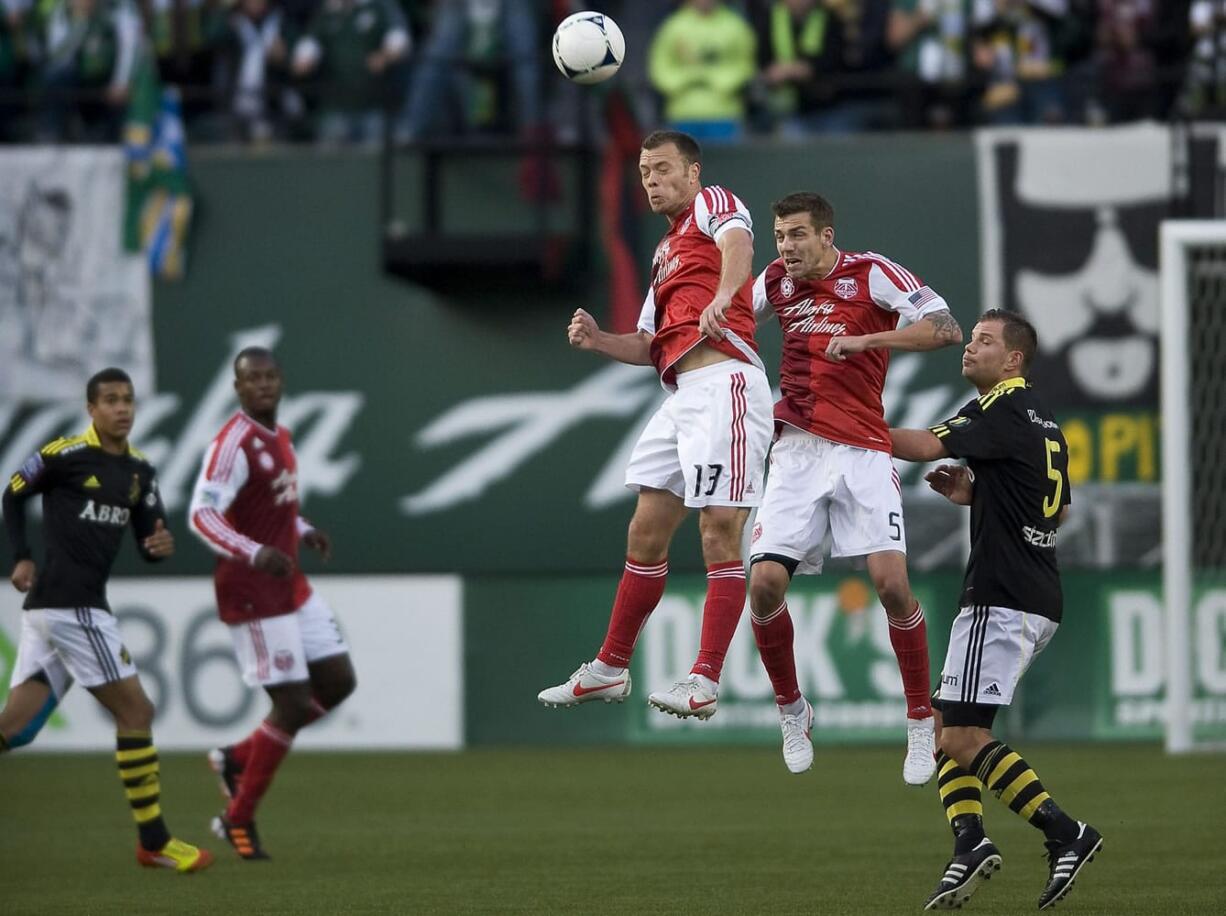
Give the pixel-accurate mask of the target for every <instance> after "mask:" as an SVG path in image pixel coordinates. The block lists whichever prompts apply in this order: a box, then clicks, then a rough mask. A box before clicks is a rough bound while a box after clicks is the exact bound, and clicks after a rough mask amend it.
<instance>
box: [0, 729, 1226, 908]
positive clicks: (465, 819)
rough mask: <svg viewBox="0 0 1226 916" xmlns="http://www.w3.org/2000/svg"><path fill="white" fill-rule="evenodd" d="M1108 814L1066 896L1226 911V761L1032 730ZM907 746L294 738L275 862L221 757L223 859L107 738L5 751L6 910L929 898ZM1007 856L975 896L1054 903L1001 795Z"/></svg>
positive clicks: (197, 803) (268, 832)
mask: <svg viewBox="0 0 1226 916" xmlns="http://www.w3.org/2000/svg"><path fill="white" fill-rule="evenodd" d="M1023 751H1024V752H1025V753H1026V755H1027V757H1028V759H1029V760H1030V762H1031V763H1032V764H1033V765H1034V766H1035V767H1036V769H1037V770H1038V771H1039V774H1040V776H1041V777H1042V778H1043V779H1044V781H1045V782H1046V784H1047V786H1048V788H1050V789H1051V790H1052V792H1053V794H1054V795H1055V797H1056V799H1057V800H1058V801H1060V802H1061V803H1062V804H1063V805H1064V806H1065V807H1066V808H1067V809H1069V810H1070V812H1071V813H1073V814H1074V815H1076V816H1080V817H1083V818H1087V819H1090V820H1092V821H1093V822H1094V823H1095V825H1097V826H1098V827H1099V829H1100V830H1101V831H1102V832H1103V834H1104V836H1105V838H1106V845H1105V848H1104V850H1103V854H1102V856H1101V857H1100V858H1098V859H1096V860H1095V862H1094V863H1093V864H1092V865H1090V866H1088V867H1087V869H1086V871H1085V872H1083V874H1082V878H1081V880H1080V881H1079V882H1078V885H1077V887H1076V888H1074V890H1073V892H1072V894H1071V895H1070V896H1069V897H1068V898H1066V900H1065V901H1063V902H1062V903H1060V904H1059V906H1058V907H1057V909H1058V911H1060V912H1066V911H1067V912H1075V913H1083V914H1126V913H1161V914H1176V913H1189V914H1220V913H1226V789H1224V786H1226V782H1224V777H1226V760H1224V759H1223V758H1222V757H1221V756H1200V757H1187V758H1181V759H1175V760H1171V759H1168V758H1166V757H1164V756H1163V754H1162V753H1161V751H1160V750H1159V749H1158V748H1156V747H1102V746H1097V747H1089V746H1085V747H1053V746H1044V745H1038V746H1034V747H1031V748H1023ZM900 757H901V754H900V753H899V752H898V751H896V750H894V749H890V750H866V749H846V750H843V749H819V751H818V759H817V763H816V765H815V767H814V769H813V770H812V771H810V772H809V773H807V774H805V775H803V776H791V775H790V774H788V773H787V772H786V770H784V768H783V764H782V761H781V760H780V759H779V758H778V755H777V754H776V753H775V752H773V751H771V750H768V749H735V750H729V749H702V750H689V749H685V750H667V751H663V750H615V751H603V750H559V751H542V750H522V751H521V750H499V751H470V752H466V753H461V754H422V755H394V754H379V755H374V754H349V755H346V754H326V755H325V754H310V753H301V754H298V755H296V756H291V757H290V758H289V759H288V761H287V762H286V764H285V766H284V768H283V769H282V772H281V775H280V779H279V781H278V782H277V784H276V785H275V786H274V787H273V790H272V792H271V793H270V795H269V796H268V798H267V799H266V802H265V805H264V808H263V809H262V811H261V818H260V821H259V823H260V829H261V833H262V835H263V838H264V841H265V845H266V846H267V847H268V849H269V851H270V852H271V853H272V855H273V856H274V859H273V861H271V862H263V863H244V862H240V861H238V860H237V859H236V858H235V857H234V856H233V855H232V853H230V852H229V850H228V848H226V847H225V846H224V844H223V843H221V842H220V841H218V840H216V839H214V838H213V837H211V836H206V830H207V826H206V825H207V821H208V818H209V817H210V816H211V815H212V814H213V813H215V812H216V811H217V810H218V808H219V797H218V795H217V792H216V788H215V785H214V783H213V779H212V774H211V773H209V772H208V770H207V769H206V767H205V764H204V761H203V758H202V757H201V756H197V755H193V756H183V755H167V756H166V757H165V758H164V763H163V786H164V791H163V806H164V808H165V810H166V812H167V816H168V821H169V824H170V826H171V828H172V829H173V830H174V831H175V832H176V833H177V834H178V835H180V836H182V837H183V838H185V839H188V840H192V841H195V842H203V843H204V844H205V845H207V846H208V847H209V848H211V849H212V850H213V851H214V852H216V853H217V855H218V862H217V864H216V865H214V867H213V868H211V869H210V870H209V871H207V872H204V873H202V874H199V875H193V876H185V877H180V876H176V875H172V874H170V873H168V872H160V871H158V872H154V871H146V870H144V869H140V868H138V867H137V866H136V864H135V862H134V860H133V857H132V847H133V845H134V842H135V834H134V831H133V830H132V828H131V826H130V821H129V816H128V813H127V811H126V809H125V805H124V801H123V796H122V793H121V790H120V787H119V785H118V778H117V776H116V775H115V771H114V768H113V766H112V764H111V762H110V759H109V757H108V756H107V755H103V754H101V753H99V754H89V755H81V756H58V755H57V756H46V755H36V754H29V753H26V754H20V753H19V754H14V755H8V756H6V757H4V758H0V785H2V786H3V790H2V796H0V913H3V914H5V916H15V914H19V913H21V914H24V913H30V914H49V913H74V914H78V913H79V914H86V913H122V914H134V913H196V912H200V913H205V912H208V913H234V914H253V916H258V914H263V913H480V914H486V913H560V914H569V913H584V914H586V913H602V914H622V913H624V914H665V913H695V914H712V913H764V914H784V913H829V914H844V913H847V914H860V913H863V914H890V913H916V912H920V907H921V906H922V903H923V901H924V899H925V897H926V896H927V894H928V892H929V890H930V889H931V888H932V887H933V886H934V885H935V883H936V881H937V879H938V878H939V877H940V874H941V869H942V867H943V865H944V863H945V860H946V858H947V856H948V853H949V844H950V842H949V834H948V830H947V828H946V826H945V822H944V818H943V816H942V813H941V808H940V805H939V803H938V801H937V797H936V791H935V789H934V788H933V787H932V786H931V785H930V786H928V787H927V788H925V789H920V790H915V789H910V788H907V787H906V786H904V785H903V784H902V780H901V776H900ZM985 806H986V816H987V823H988V829H989V835H990V836H991V837H992V838H993V839H994V840H995V842H996V843H997V845H998V846H1000V847H1001V850H1002V853H1003V855H1004V858H1005V865H1004V870H1003V871H1002V872H1001V873H1000V874H999V875H997V877H996V878H994V879H993V880H992V882H991V883H990V884H987V885H986V886H984V887H983V888H982V889H981V890H980V892H979V894H978V895H977V896H976V897H975V899H974V900H973V901H972V902H971V904H970V907H969V908H970V909H971V910H973V911H976V912H981V913H1025V912H1033V911H1035V909H1036V907H1035V898H1036V897H1037V896H1038V892H1039V890H1040V889H1041V887H1042V885H1043V883H1044V880H1045V878H1046V861H1045V860H1044V859H1043V858H1042V857H1041V852H1042V847H1041V843H1040V840H1041V837H1040V836H1039V835H1038V833H1037V831H1035V830H1033V829H1032V828H1030V827H1028V826H1027V825H1025V824H1023V823H1021V822H1020V821H1019V819H1018V818H1017V817H1016V816H1014V815H1013V814H1012V813H1010V812H1009V811H1008V810H1006V809H1005V808H1004V807H1003V806H1002V805H1001V804H1000V803H999V802H997V801H996V800H995V799H993V798H992V797H991V796H988V797H987V798H986V799H985Z"/></svg>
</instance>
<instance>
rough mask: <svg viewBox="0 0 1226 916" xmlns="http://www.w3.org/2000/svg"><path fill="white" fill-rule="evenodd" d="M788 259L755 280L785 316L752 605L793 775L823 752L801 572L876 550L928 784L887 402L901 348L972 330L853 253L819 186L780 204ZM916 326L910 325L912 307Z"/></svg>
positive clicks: (919, 613)
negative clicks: (798, 652)
mask: <svg viewBox="0 0 1226 916" xmlns="http://www.w3.org/2000/svg"><path fill="white" fill-rule="evenodd" d="M772 209H773V211H774V214H775V244H776V246H777V248H778V250H779V258H778V259H777V260H775V261H773V262H771V264H769V265H768V266H767V268H766V270H764V271H763V272H762V273H761V274H759V275H758V278H757V280H756V281H755V283H754V308H755V310H756V311H757V312H758V313H759V314H760V315H767V314H769V313H771V312H773V313H774V314H775V315H776V316H777V317H778V318H779V323H780V325H781V326H782V328H783V359H782V361H781V368H780V388H781V391H782V398H781V399H780V401H779V403H778V404H776V405H775V420H776V423H777V426H778V429H779V434H778V436H777V438H776V440H775V443H774V446H773V447H772V448H771V456H770V476H769V478H768V480H767V485H766V497H765V500H764V501H763V503H762V508H761V510H760V511H759V512H758V516H757V521H756V523H755V525H754V530H753V546H752V548H751V550H752V553H751V557H750V566H751V569H752V575H751V582H750V608H751V611H752V616H753V631H754V636H755V637H756V639H757V642H758V649H759V651H760V652H761V655H762V661H763V662H764V664H765V665H766V670H767V672H768V673H769V674H770V678H771V683H772V685H773V686H774V689H775V699H776V702H777V703H778V704H779V715H780V725H781V727H782V729H783V757H784V761H785V762H786V763H787V765H788V768H789V769H790V770H791V771H792V772H794V773H800V772H803V771H804V770H807V769H808V768H809V767H810V766H811V765H812V763H813V745H812V744H811V742H810V737H809V735H810V730H811V728H812V724H813V709H812V707H811V706H810V705H809V703H808V702H807V701H806V700H805V698H804V697H803V696H802V695H801V692H800V687H799V685H798V684H797V681H796V662H795V658H794V656H793V653H792V640H793V630H792V620H791V618H790V617H789V616H788V608H787V601H786V600H785V596H786V594H787V588H788V584H789V583H790V582H791V579H792V576H793V575H795V573H796V572H797V571H799V572H801V573H819V572H821V569H822V545H823V542H824V540H825V537H826V534H827V533H829V534H830V535H831V544H832V547H831V555H832V556H836V557H861V556H862V557H865V559H866V561H867V564H868V573H869V576H870V577H872V580H873V585H874V587H875V588H876V589H877V595H878V597H879V598H880V599H881V605H882V607H884V608H885V612H886V615H887V616H888V618H889V625H890V643H891V645H893V647H894V654H895V655H896V656H897V658H898V667H899V670H900V671H901V673H902V681H903V691H904V693H905V694H906V698H907V756H906V758H905V759H904V762H903V779H904V781H906V782H907V783H908V784H910V785H923V784H924V783H926V782H928V780H929V779H931V778H932V774H933V772H934V770H935V766H936V764H935V760H934V756H933V753H934V727H933V716H932V705H931V699H930V690H931V686H932V685H931V683H930V681H929V673H928V635H927V629H926V627H925V625H924V612H923V609H922V608H921V607H920V604H919V602H918V601H916V600H915V595H914V594H912V592H911V584H910V582H909V581H908V578H907V556H906V551H907V542H906V536H905V534H904V532H903V518H902V491H901V487H900V485H899V482H898V474H897V472H896V471H895V470H894V464H893V461H892V460H891V457H890V434H889V428H888V426H887V425H886V422H885V413H884V410H883V408H882V405H881V391H882V388H883V386H884V385H885V373H886V368H887V367H888V366H889V361H890V351H891V350H911V351H919V350H936V349H938V348H940V347H947V346H949V345H951V344H956V343H958V342H959V341H961V340H962V329H961V328H959V327H958V323H957V321H955V320H954V317H953V316H952V315H951V314H950V312H949V306H948V305H947V304H946V303H945V300H944V299H942V298H941V297H940V296H939V295H938V294H937V293H936V292H934V291H933V290H932V289H931V288H929V287H928V286H926V285H924V283H923V281H921V280H920V279H919V278H918V277H916V276H915V275H914V274H913V273H911V272H910V271H908V270H907V269H905V268H903V267H901V266H899V265H898V264H895V263H894V262H893V261H891V260H889V259H888V258H885V257H882V256H881V255H879V254H874V253H873V252H862V253H852V252H845V251H840V250H839V249H838V248H836V247H835V244H834V208H833V207H831V205H830V203H829V202H828V201H827V200H826V199H825V198H824V197H822V196H821V195H819V194H809V193H798V194H789V195H788V196H787V197H784V198H783V199H782V200H780V201H778V202H776V203H775V204H774V206H773V208H772ZM900 318H905V319H907V321H908V322H910V324H909V325H908V326H907V327H904V328H899V327H898V324H899V319H900Z"/></svg>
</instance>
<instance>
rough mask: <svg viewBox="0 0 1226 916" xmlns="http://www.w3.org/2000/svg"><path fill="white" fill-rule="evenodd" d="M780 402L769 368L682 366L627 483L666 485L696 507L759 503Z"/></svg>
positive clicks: (728, 363)
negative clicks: (686, 369) (775, 401)
mask: <svg viewBox="0 0 1226 916" xmlns="http://www.w3.org/2000/svg"><path fill="white" fill-rule="evenodd" d="M773 409H774V407H773V404H772V403H771V389H770V382H769V381H768V380H767V378H766V373H764V372H763V371H762V370H761V369H759V368H757V367H756V366H751V365H750V364H749V363H743V362H741V361H740V360H732V359H730V360H725V361H724V362H719V363H716V364H714V365H712V366H705V367H703V368H702V369H695V370H693V371H691V372H684V373H682V374H681V375H679V376H678V377H677V390H676V391H675V392H673V393H672V394H671V395H669V397H668V398H666V399H665V401H664V403H663V404H661V405H660V409H659V410H657V411H656V412H655V414H654V415H653V416H652V418H651V420H649V421H648V423H647V426H646V428H645V429H644V430H643V433H642V435H641V436H639V440H638V442H637V443H635V446H634V452H633V454H631V456H630V463H629V464H628V465H627V466H626V486H627V487H629V488H630V489H632V490H641V489H643V488H644V487H646V488H649V489H654V490H667V491H668V492H670V493H672V494H673V495H675V496H678V497H680V498H681V499H683V500H685V504H686V505H687V506H689V507H690V508H691V509H699V508H702V507H703V506H743V507H746V508H748V507H752V506H757V505H759V504H760V503H761V502H762V478H763V475H764V472H765V462H766V452H767V450H768V449H769V448H770V440H771V433H772V431H773V428H774V419H773Z"/></svg>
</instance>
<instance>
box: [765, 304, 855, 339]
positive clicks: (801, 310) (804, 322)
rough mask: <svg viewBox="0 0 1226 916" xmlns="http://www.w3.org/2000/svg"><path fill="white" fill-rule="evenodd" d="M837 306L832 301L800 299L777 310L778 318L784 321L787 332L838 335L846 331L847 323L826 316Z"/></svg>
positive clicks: (832, 312)
mask: <svg viewBox="0 0 1226 916" xmlns="http://www.w3.org/2000/svg"><path fill="white" fill-rule="evenodd" d="M837 308H838V306H837V305H835V303H833V302H822V303H820V304H819V303H815V302H814V301H813V300H812V299H802V300H801V301H800V302H797V303H796V304H795V305H788V306H784V307H783V308H781V309H779V310H778V311H779V318H780V320H783V321H785V327H786V330H787V333H789V334H792V333H796V334H829V335H830V336H831V337H838V336H839V335H840V334H846V333H847V325H845V324H844V323H843V322H841V321H831V320H830V318H829V317H828V316H830V315H833V314H834V313H835V309H837ZM818 316H820V317H818Z"/></svg>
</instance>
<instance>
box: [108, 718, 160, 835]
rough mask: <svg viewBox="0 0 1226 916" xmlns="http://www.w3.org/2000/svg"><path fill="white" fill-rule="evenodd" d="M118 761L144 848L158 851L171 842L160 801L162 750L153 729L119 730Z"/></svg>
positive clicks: (116, 747) (125, 790)
mask: <svg viewBox="0 0 1226 916" xmlns="http://www.w3.org/2000/svg"><path fill="white" fill-rule="evenodd" d="M115 762H116V763H117V764H118V766H119V778H120V779H122V780H123V789H124V793H125V794H126V795H127V796H128V804H130V805H131V806H132V817H133V818H134V819H135V820H136V829H137V830H138V831H139V832H140V844H141V846H142V847H143V848H145V849H148V850H151V851H154V852H156V851H157V850H159V849H161V848H162V847H163V846H165V845H166V844H167V843H169V842H170V832H169V831H168V830H167V829H166V824H165V822H164V821H163V820H162V806H161V805H160V804H159V803H158V800H159V798H160V797H161V792H162V785H161V781H160V780H159V779H158V751H157V748H156V747H154V746H153V735H152V734H150V733H149V732H145V731H141V732H119V733H118V735H117V736H116V739H115Z"/></svg>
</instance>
